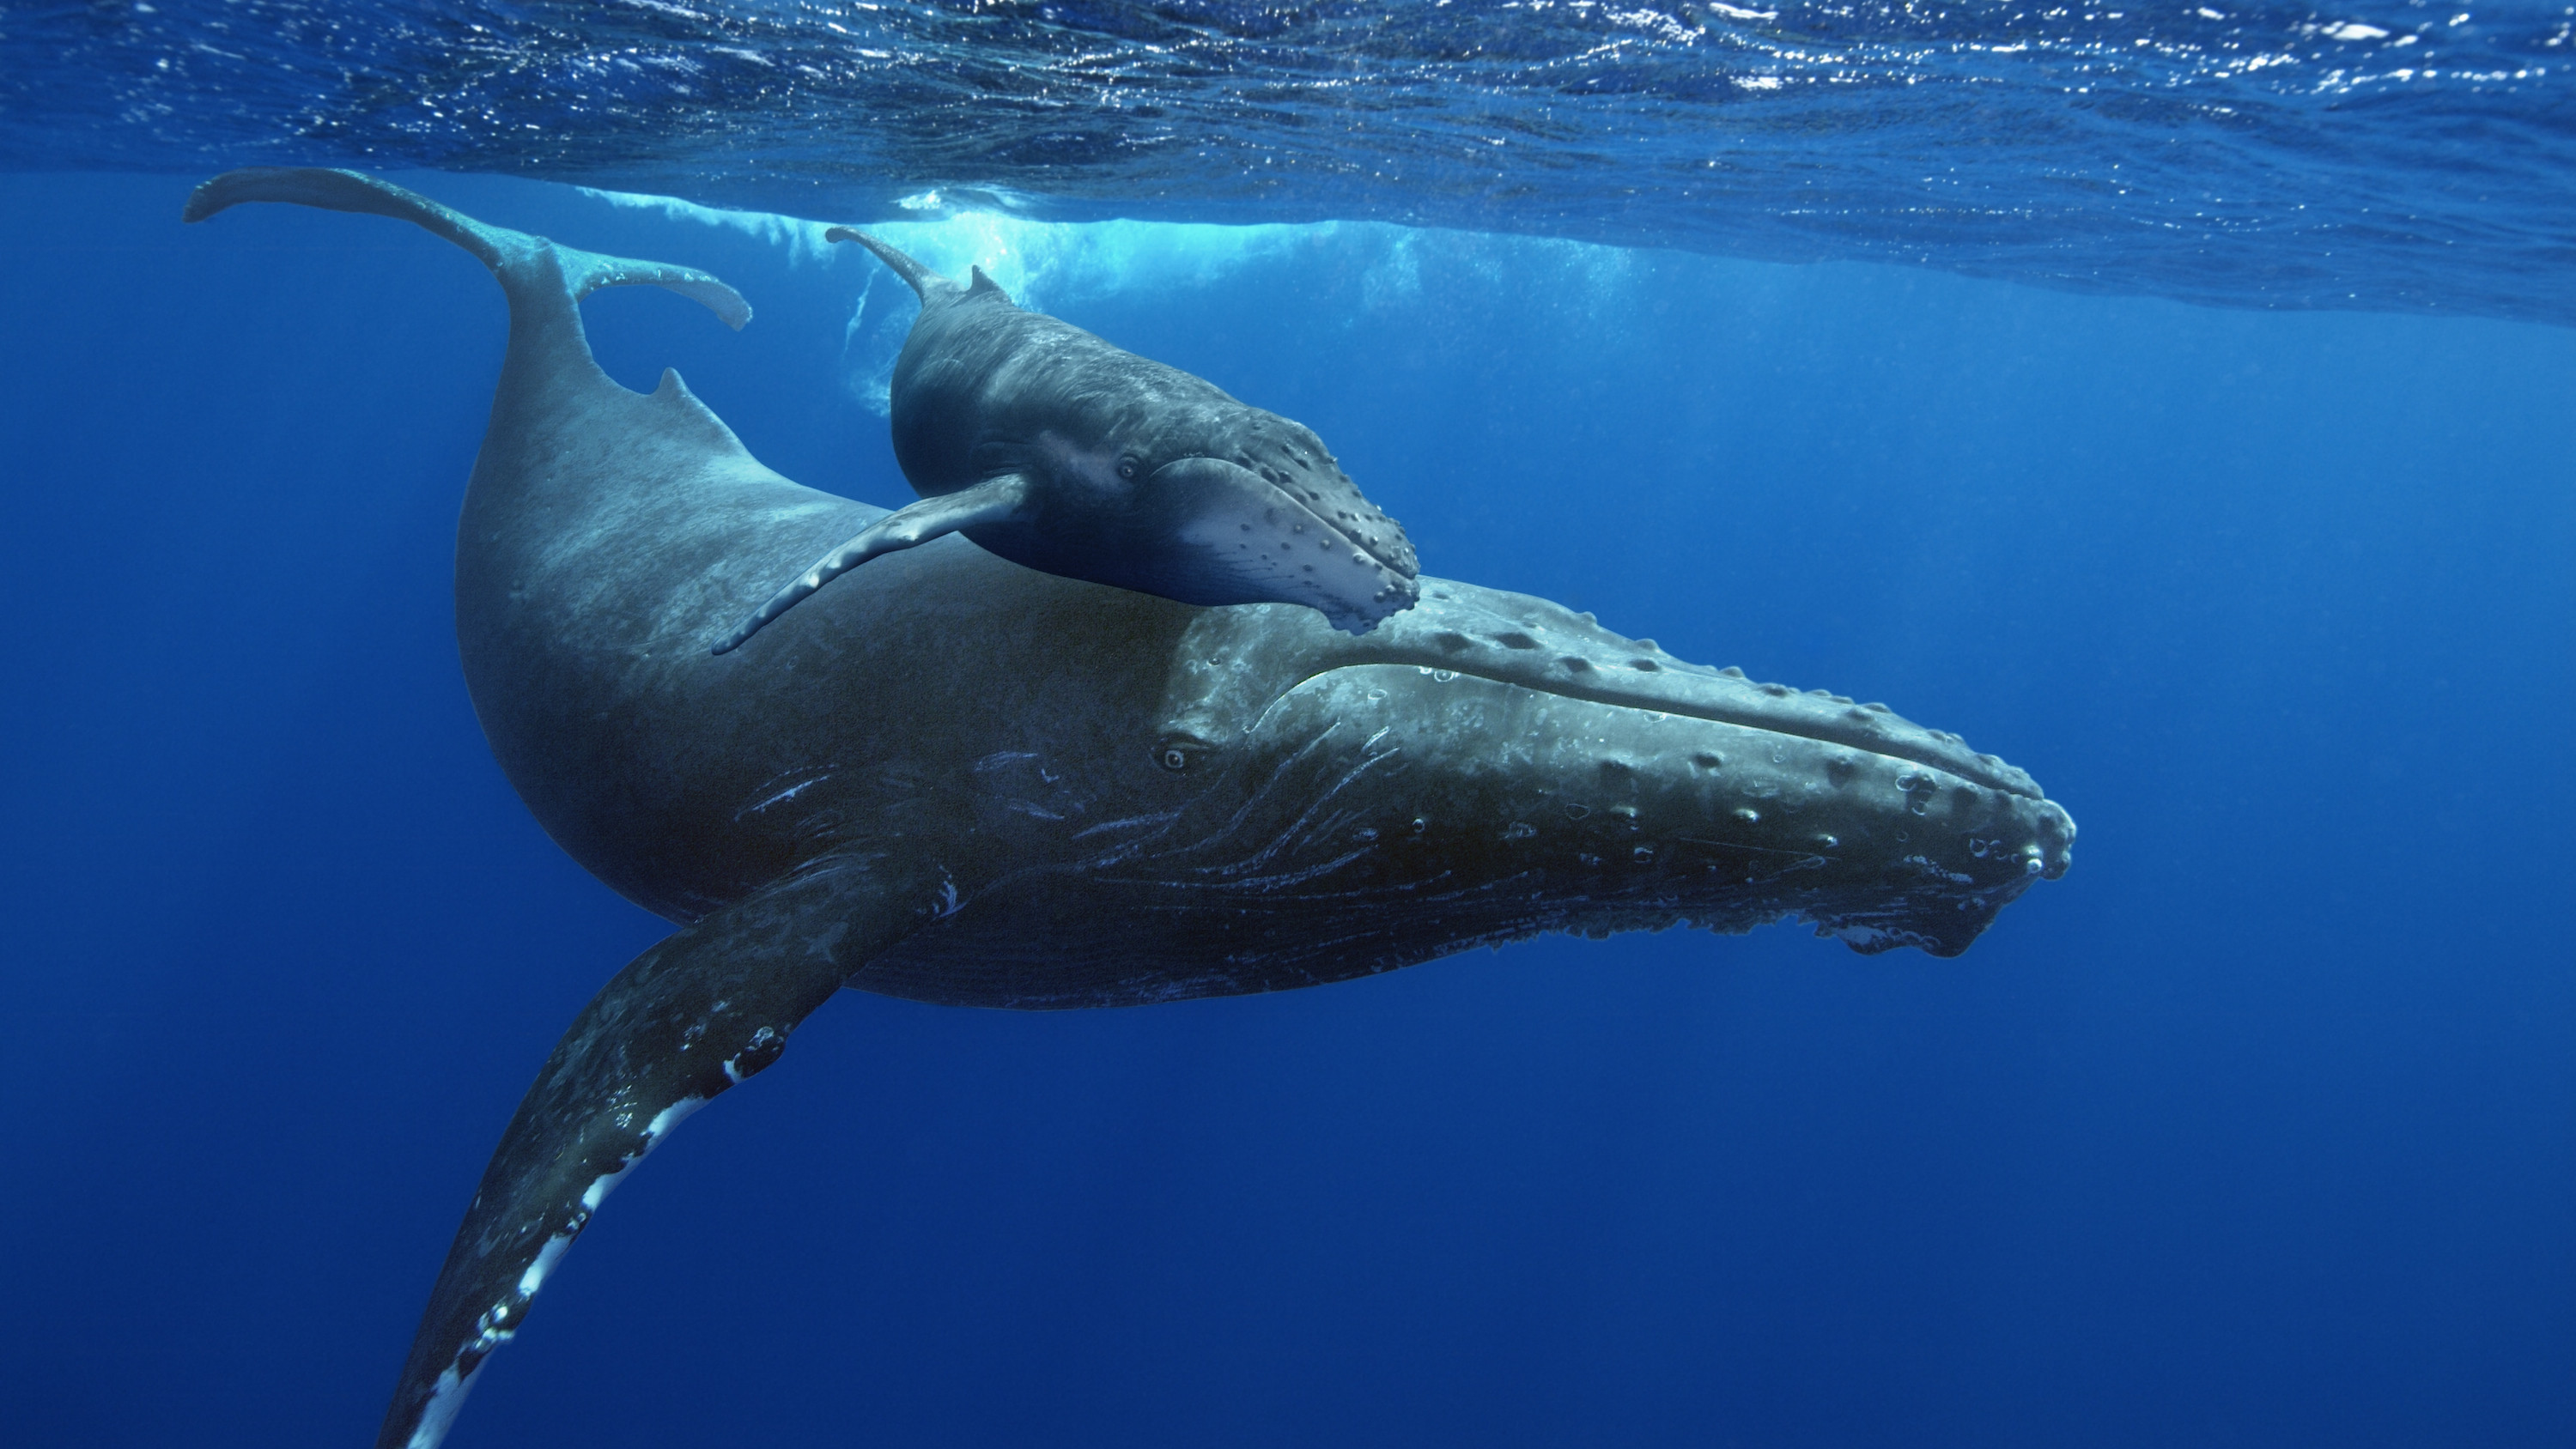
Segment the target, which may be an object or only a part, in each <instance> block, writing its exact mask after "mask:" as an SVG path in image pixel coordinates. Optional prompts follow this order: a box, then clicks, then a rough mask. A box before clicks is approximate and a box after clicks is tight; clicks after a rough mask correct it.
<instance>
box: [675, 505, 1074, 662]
mask: <svg viewBox="0 0 2576 1449" xmlns="http://www.w3.org/2000/svg"><path fill="white" fill-rule="evenodd" d="M1028 504H1029V480H1028V479H1026V478H1024V477H1022V476H1021V475H1019V474H1017V473H1005V474H1003V475H1002V476H1000V477H998V478H987V479H985V480H984V481H983V482H981V483H978V484H976V485H975V486H974V487H972V488H961V489H959V490H958V491H956V492H954V493H943V494H940V495H939V496H938V497H936V498H924V499H923V500H921V501H920V502H919V503H915V504H913V505H912V506H911V507H909V508H899V509H896V510H895V511H894V512H892V513H889V514H887V515H886V516H885V517H883V518H880V519H878V520H877V521H876V522H874V523H871V524H869V525H868V526H867V527H865V528H863V529H860V530H859V531H858V533H857V534H855V535H853V536H852V537H851V539H850V541H849V542H847V543H845V544H842V545H841V546H840V547H839V548H836V549H834V550H832V551H831V552H830V553H828V554H825V555H824V556H823V557H822V559H821V560H820V561H818V562H817V563H816V564H815V565H814V566H813V567H812V568H810V569H807V570H806V571H805V573H804V575H803V576H802V577H800V578H799V579H797V580H796V582H794V583H792V584H789V585H788V586H787V587H785V588H783V589H780V590H779V591H778V592H777V593H775V594H772V595H771V596H770V598H769V602H768V603H766V604H763V605H761V606H760V608H759V610H758V611H757V612H756V613H754V614H753V615H752V616H751V617H750V618H748V619H746V620H744V621H743V623H742V627H741V628H738V629H736V630H734V631H733V632H732V633H730V634H727V635H726V636H725V637H724V639H723V641H722V642H720V643H718V644H717V645H716V647H715V651H714V652H716V653H718V654H730V653H732V652H733V651H734V650H736V649H739V648H741V647H742V645H743V641H744V640H746V639H749V638H750V637H751V636H752V635H754V634H757V633H759V632H760V631H761V629H762V628H764V627H765V626H767V625H768V624H769V623H771V622H772V621H773V620H775V619H777V617H778V616H779V615H781V614H784V613H786V612H787V611H788V610H790V609H792V608H795V607H796V606H797V605H798V604H800V603H803V602H804V601H805V600H806V598H808V597H809V596H811V595H812V594H813V593H814V592H815V591H816V590H818V589H820V588H822V587H823V586H824V585H825V584H828V583H830V582H831V581H832V580H834V579H837V578H839V577H840V576H841V575H843V574H845V573H848V572H849V571H850V570H852V569H854V568H857V567H858V566H859V565H861V564H863V563H866V562H867V561H868V560H869V559H872V558H875V557H876V556H877V555H878V554H881V553H893V552H895V551H897V550H899V549H907V548H911V547H913V546H914V545H916V544H924V543H928V542H930V541H931V540H932V539H934V538H938V537H940V536H942V535H943V534H951V533H955V532H957V531H958V530H959V529H961V528H974V527H977V526H979V525H982V524H987V523H1003V522H1007V521H1008V520H1010V519H1012V518H1016V517H1018V516H1019V515H1020V513H1021V512H1022V511H1023V510H1024V509H1026V508H1027V507H1028Z"/></svg>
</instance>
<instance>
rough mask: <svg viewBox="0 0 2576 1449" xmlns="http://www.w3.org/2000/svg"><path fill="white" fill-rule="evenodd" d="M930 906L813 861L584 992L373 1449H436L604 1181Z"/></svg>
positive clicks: (460, 1243) (459, 1249) (878, 868)
mask: <svg viewBox="0 0 2576 1449" xmlns="http://www.w3.org/2000/svg"><path fill="white" fill-rule="evenodd" d="M935 912H936V901H935V897H934V896H933V895H932V893H931V892H930V890H929V889H928V888H927V887H926V884H925V882H924V881H922V880H918V879H915V878H913V876H912V875H911V874H910V873H908V872H906V871H902V870H896V869H892V868H889V867H887V866H886V865H885V864H884V863H882V862H865V861H839V862H834V861H826V862H823V863H821V864H820V865H819V866H813V867H808V868H807V869H805V870H804V871H802V872H800V873H799V874H798V875H797V876H795V877H794V878H792V879H790V880H788V881H786V882H783V883H781V884H779V885H775V886H771V887H769V888H768V889H766V890H763V891H762V892H761V893H759V894H758V895H755V896H752V897H750V898H748V899H745V900H742V901H738V902H736V903H735V904H733V905H731V906H728V907H726V908H724V909H723V910H720V911H718V912H716V913H715V914H713V915H711V916H708V917H706V918H705V919H703V920H701V921H699V922H697V923H696V924H695V925H691V926H687V927H684V928H682V929H681V930H679V931H677V932H674V933H673V934H672V935H671V936H670V937H669V938H667V939H665V940H664V941H663V942H662V943H661V944H660V945H658V946H655V947H654V948H653V949H652V950H650V951H647V952H645V953H644V954H643V955H642V956H639V957H637V958H636V959H635V962H634V964H632V965H630V966H628V967H627V968H626V969H625V970H623V971H621V972H619V973H618V974H617V977H616V979H615V980H613V981H611V982H609V983H608V985H607V986H606V987H605V988H604V989H602V990H601V991H600V993H599V995H597V996H596V997H593V998H592V999H591V1003H590V1005H589V1006H587V1007H585V1008H583V1009H582V1013H581V1016H580V1017H579V1018H578V1019H577V1020H575V1021H574V1022H573V1024H572V1028H571V1030H569V1031H566V1032H565V1033H564V1035H563V1039H562V1040H561V1041H560V1042H558V1043H556V1045H555V1050H554V1054H553V1055H552V1056H550V1057H548V1058H547V1059H546V1064H545V1068H544V1070H542V1071H540V1072H539V1073H538V1074H537V1080H536V1084H535V1085H534V1086H531V1087H530V1088H528V1093H527V1096H526V1097H525V1098H523V1099H521V1101H520V1103H519V1110H518V1113H517V1115H515V1116H513V1117H512V1118H511V1119H510V1128H509V1131H508V1132H506V1133H504V1134H503V1135H502V1138H501V1145H500V1147H499V1149H498V1150H496V1151H495V1152H494V1153H493V1154H492V1162H491V1165H490V1166H488V1167H486V1168H485V1169H484V1171H483V1181H482V1185H481V1186H480V1187H478V1188H477V1189H476V1191H475V1194H474V1202H473V1205H472V1206H471V1207H469V1208H468V1209H466V1213H465V1221H464V1223H463V1225H462V1226H460V1227H459V1228H458V1229H457V1232H456V1241H455V1244H454V1245H453V1246H452V1247H450V1248H449V1249H448V1251H447V1263H446V1266H445V1267H443V1268H441V1269H440V1270H439V1274H438V1285H437V1287H436V1288H435V1289H433V1290H432V1292H431V1294H430V1300H429V1309H428V1311H427V1312H426V1313H425V1314H423V1315H422V1318H421V1324H420V1331H419V1334H418V1335H417V1336H416V1337H415V1338H414V1339H413V1340H412V1346H411V1357H410V1360H409V1361H408V1362H407V1363H406V1364H405V1365H404V1368H403V1376H402V1382H401V1384H400V1385H399V1386H398V1387H397V1388H396V1389H395V1391H394V1399H393V1404H392V1406H391V1407H390V1408H389V1409H388V1410H387V1411H386V1414H385V1422H384V1428H383V1430H382V1432H381V1433H380V1434H379V1435H378V1437H377V1441H376V1442H377V1444H378V1445H379V1446H380V1449H431V1446H434V1445H436V1444H437V1443H438V1441H439V1439H440V1438H441V1437H443V1436H444V1435H445V1434H446V1432H447V1428H448V1425H449V1424H450V1422H452V1421H453V1420H454V1418H455V1416H456V1410H457V1408H458V1406H459V1405H460V1404H461V1403H462V1402H463V1400H464V1397H465V1391H466V1389H467V1388H468V1387H470V1386H471V1384H472V1382H473V1376H474V1373H475V1371H476V1369H477V1368H479V1367H480V1366H481V1364H482V1362H483V1360H484V1358H485V1357H486V1356H488V1355H489V1354H490V1353H491V1352H492V1350H493V1349H494V1348H496V1347H498V1346H499V1345H501V1344H502V1343H504V1342H506V1341H507V1340H508V1339H509V1338H510V1337H511V1336H512V1335H513V1334H514V1333H516V1332H517V1331H518V1328H519V1321H520V1319H521V1318H522V1317H523V1316H525V1314H526V1313H527V1310H528V1303H529V1300H530V1299H531V1298H533V1297H534V1296H535V1295H536V1292H537V1288H538V1286H539V1285H540V1284H541V1283H543V1282H544V1281H545V1277H546V1274H547V1272H548V1270H550V1269H552V1268H553V1267H554V1265H555V1262H556V1260H557V1259H558V1258H560V1257H561V1256H562V1255H563V1251H564V1249H565V1248H566V1247H567V1246H568V1245H570V1243H571V1242H572V1240H573V1239H574V1238H575V1237H577V1236H579V1235H580V1233H581V1230H582V1228H583V1227H584V1226H586V1225H587V1224H588V1223H589V1221H590V1217H591V1214H592V1213H593V1212H595V1211H596V1210H597V1209H598V1207H599V1204H600V1200H601V1199H602V1198H604V1197H606V1196H607V1195H608V1192H609V1189H611V1188H613V1187H615V1186H616V1185H617V1183H618V1182H619V1180H620V1179H622V1178H623V1177H624V1176H625V1175H626V1173H627V1172H628V1170H630V1169H631V1168H633V1166H634V1165H635V1163H636V1162H637V1161H638V1160H639V1159H641V1158H642V1157H643V1156H644V1154H646V1153H647V1152H650V1151H652V1149H653V1146H654V1144H655V1143H657V1142H659V1141H660V1140H661V1139H662V1137H663V1135H664V1134H665V1133H667V1132H669V1131H670V1130H671V1128H672V1127H673V1126H674V1125H676V1124H677V1123H678V1122H679V1121H680V1120H681V1119H682V1118H684V1117H686V1116H688V1115H689V1114H690V1113H691V1112H694V1111H696V1110H697V1109H698V1108H699V1107H701V1106H704V1105H705V1104H706V1102H707V1100H708V1099H709V1098H711V1097H713V1096H715V1095H716V1094H717V1093H719V1092H722V1091H724V1090H725V1089H727V1088H729V1087H731V1086H733V1085H735V1084H736V1083H738V1082H741V1081H742V1080H744V1079H745V1078H747V1077H749V1076H751V1075H752V1074H753V1073H755V1072H758V1071H760V1070H761V1069H762V1068H764V1067H766V1066H768V1065H769V1064H770V1063H771V1062H774V1061H776V1060H777V1059H778V1054H779V1052H780V1051H781V1050H782V1049H783V1048H784V1047H785V1046H786V1043H787V1034H788V1033H789V1032H791V1031H793V1030H795V1028H796V1024H797V1023H798V1022H800V1021H802V1020H804V1019H805V1016H806V1014H807V1013H809V1012H811V1011H813V1010H814V1008H816V1007H818V1006H820V1005H822V1004H823V1003H824V1002H825V1001H826V1000H829V999H830V998H831V995H832V993H833V992H834V991H835V990H836V989H838V988H839V987H840V985H841V984H842V982H843V981H844V980H846V979H847V978H848V977H849V975H850V973H851V972H852V971H854V970H856V969H858V968H859V967H860V966H862V965H864V964H865V963H866V962H867V960H868V959H869V958H870V957H871V956H873V955H875V954H876V953H877V952H879V951H881V950H883V949H885V948H886V947H887V946H889V945H891V944H893V943H894V942H895V941H898V940H900V939H902V937H903V936H904V935H906V934H907V933H909V932H910V931H911V930H912V928H913V927H914V926H915V925H916V924H918V923H919V922H920V921H923V920H927V919H929V918H930V917H931V916H932V915H934V914H935Z"/></svg>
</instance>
